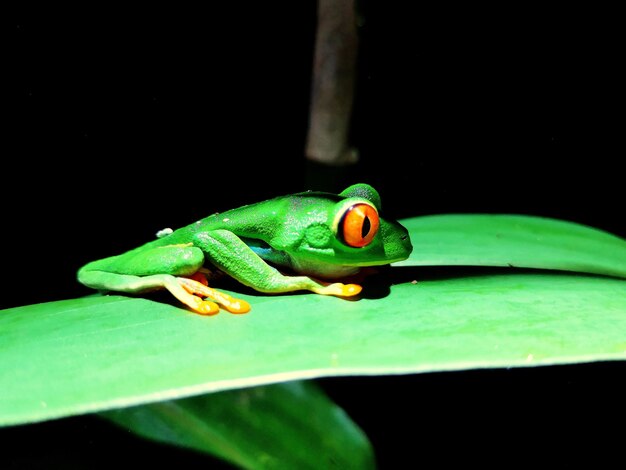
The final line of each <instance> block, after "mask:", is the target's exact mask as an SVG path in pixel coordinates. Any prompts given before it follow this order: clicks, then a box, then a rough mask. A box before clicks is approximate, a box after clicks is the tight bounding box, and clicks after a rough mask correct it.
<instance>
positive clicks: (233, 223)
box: [78, 184, 412, 315]
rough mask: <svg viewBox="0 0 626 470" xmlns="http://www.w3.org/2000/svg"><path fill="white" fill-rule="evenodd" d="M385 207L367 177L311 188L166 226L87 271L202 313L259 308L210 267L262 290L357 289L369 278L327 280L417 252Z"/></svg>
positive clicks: (96, 281)
mask: <svg viewBox="0 0 626 470" xmlns="http://www.w3.org/2000/svg"><path fill="white" fill-rule="evenodd" d="M379 211H380V196H379V195H378V192H377V191H376V190H375V189H374V188H372V187H371V186H369V185H367V184H355V185H353V186H350V187H349V188H347V189H346V190H344V191H343V192H341V193H340V194H338V195H337V194H330V193H322V192H312V191H309V192H304V193H299V194H293V195H290V196H282V197H277V198H275V199H271V200H268V201H264V202H259V203H256V204H251V205H247V206H243V207H240V208H238V209H233V210H229V211H226V212H223V213H221V214H214V215H211V216H209V217H207V218H205V219H202V220H199V221H197V222H195V223H192V224H191V225H188V226H187V227H183V228H180V229H178V230H175V231H172V230H170V229H166V230H163V231H161V232H160V233H159V234H157V236H159V237H160V238H157V239H156V240H154V241H152V242H149V243H147V244H145V245H143V246H141V247H139V248H136V249H134V250H131V251H128V252H126V253H124V254H121V255H119V256H112V257H110V258H104V259H101V260H98V261H94V262H91V263H89V264H87V265H85V266H83V267H82V268H81V269H80V270H79V271H78V280H79V281H80V282H81V283H83V284H85V285H86V286H88V287H91V288H94V289H101V290H106V291H118V292H127V293H141V292H145V291H150V290H155V289H161V288H165V289H167V290H168V291H169V292H171V293H172V294H173V295H174V296H175V297H176V298H177V299H178V300H180V301H181V302H182V303H183V304H185V305H187V306H188V307H189V308H191V310H193V311H194V312H197V313H200V314H203V315H212V314H215V313H217V312H218V311H219V305H221V306H222V307H223V308H225V309H226V310H228V311H229V312H232V313H245V312H247V311H249V310H250V306H249V304H248V303H247V302H245V301H244V300H241V299H235V298H233V297H231V296H229V295H228V294H225V293H222V292H219V291H217V290H215V289H212V288H210V287H208V285H207V282H206V277H205V276H204V274H206V273H208V272H211V271H214V270H216V269H217V270H219V271H222V272H224V273H226V274H228V275H230V276H232V277H233V278H235V279H236V280H238V281H239V282H241V283H242V284H245V285H247V286H250V287H252V288H254V289H256V290H257V291H260V292H268V293H280V292H291V291H297V290H309V291H312V292H315V293H317V294H322V295H335V296H339V297H350V296H354V295H357V294H358V293H359V292H360V291H361V286H360V285H357V284H343V283H341V282H327V281H328V280H337V279H340V278H343V277H346V276H350V275H353V274H355V273H356V272H357V271H359V269H360V268H361V267H364V266H377V265H384V264H389V263H392V262H395V261H401V260H404V259H406V258H408V256H409V254H410V253H411V250H412V246H411V241H410V239H409V234H408V232H407V230H406V229H405V228H404V227H403V226H402V225H400V224H399V223H398V222H395V221H391V220H384V219H382V218H381V217H380V216H379ZM274 266H275V267H274ZM277 268H278V269H281V270H288V271H293V272H294V273H295V274H296V275H293V276H292V275H284V274H282V273H281V272H280V271H278V269H277ZM321 279H324V280H325V281H322V280H321ZM218 304H219V305H218Z"/></svg>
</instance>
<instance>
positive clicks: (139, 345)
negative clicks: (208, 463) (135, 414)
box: [0, 216, 626, 425]
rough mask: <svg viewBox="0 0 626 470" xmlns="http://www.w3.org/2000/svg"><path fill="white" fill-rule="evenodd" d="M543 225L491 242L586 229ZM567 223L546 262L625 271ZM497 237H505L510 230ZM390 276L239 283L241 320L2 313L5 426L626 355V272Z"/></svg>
mask: <svg viewBox="0 0 626 470" xmlns="http://www.w3.org/2000/svg"><path fill="white" fill-rule="evenodd" d="M453 217H460V216H450V217H442V218H440V219H439V220H440V222H442V224H440V226H441V227H443V226H446V224H448V232H454V233H456V232H458V231H459V230H464V233H466V234H467V235H466V236H467V237H469V239H470V240H475V239H472V233H473V232H472V230H474V233H477V232H480V228H481V227H484V224H482V223H480V222H479V221H478V219H475V217H482V216H463V217H460V218H458V219H457V223H456V224H452V225H450V220H451V218H453ZM473 218H474V222H473V223H472V219H473ZM523 219H524V223H526V222H528V219H527V218H523ZM490 220H491V222H492V225H491V227H492V229H490V230H491V232H492V231H493V229H495V228H498V226H497V224H496V225H495V226H494V225H493V223H495V222H494V220H495V221H497V220H501V221H502V226H501V227H499V229H500V231H497V232H495V233H500V234H502V233H507V232H506V230H507V227H508V228H510V221H511V219H510V217H503V218H500V219H498V218H495V219H490ZM542 220H543V219H542ZM544 222H545V224H546V225H545V226H544V228H545V230H546V234H544V235H543V238H542V235H541V233H536V235H535V238H534V241H529V238H528V236H526V235H524V236H520V237H518V238H517V239H515V238H511V239H509V237H508V236H507V237H506V240H507V242H506V243H504V242H503V243H502V244H498V243H496V242H495V241H494V240H491V244H490V245H489V246H490V247H491V248H490V250H491V251H490V252H487V251H484V250H483V252H482V253H483V256H484V257H485V258H487V257H489V259H491V260H493V263H494V264H502V262H499V263H496V261H497V260H498V258H500V259H504V260H507V261H505V262H504V264H506V263H508V262H509V261H508V260H510V259H511V253H514V252H516V251H520V252H521V251H523V250H525V253H526V254H527V255H528V259H531V258H532V257H531V256H530V255H531V253H532V249H531V248H528V244H529V243H531V244H532V243H534V249H535V250H536V251H537V252H538V253H541V252H542V250H543V253H544V254H543V255H542V256H539V255H538V256H537V258H541V257H543V258H544V260H545V259H549V258H548V257H547V253H548V252H549V251H550V250H549V249H546V248H544V245H543V244H542V243H543V242H542V240H543V241H545V240H550V241H551V242H550V244H549V246H554V247H557V248H558V246H559V244H558V243H556V242H557V240H558V239H559V237H561V238H562V240H563V243H562V245H563V246H569V245H568V242H567V240H568V239H569V237H572V236H573V235H571V234H570V230H562V233H561V232H558V231H557V233H555V232H554V231H552V232H550V231H549V230H548V228H550V226H554V225H555V224H556V225H559V224H560V223H559V222H555V221H545V220H544ZM405 224H406V225H407V226H408V227H409V228H410V231H411V237H412V238H413V240H414V244H415V246H416V253H417V255H415V256H418V255H419V253H420V250H422V252H423V253H425V252H426V250H424V249H423V248H424V246H421V245H420V240H421V239H422V238H421V237H427V235H425V233H426V232H427V230H424V227H425V226H430V229H429V230H430V232H431V234H430V239H431V241H432V240H435V239H437V238H438V237H442V239H446V236H447V237H448V238H447V239H448V240H449V246H450V249H449V250H446V249H444V248H442V247H439V251H438V253H439V258H438V259H439V262H438V263H434V262H433V264H445V263H442V258H443V257H444V255H446V254H449V256H450V258H449V260H451V259H453V258H454V257H455V256H457V255H456V252H457V251H458V252H461V251H463V243H462V242H458V241H457V242H455V241H454V236H453V234H452V233H447V235H446V230H443V229H440V230H438V233H439V235H438V237H436V236H435V232H437V230H435V229H436V225H437V224H433V223H432V221H431V222H429V223H428V224H425V225H424V223H421V222H420V221H419V220H416V219H413V220H408V221H405ZM540 225H541V224H540ZM567 226H569V227H571V232H572V233H575V234H581V233H582V234H583V235H584V234H585V233H586V234H587V237H586V238H585V237H584V236H583V235H576V237H575V238H576V240H577V242H576V243H577V245H576V246H577V248H576V249H573V248H572V249H571V250H570V252H562V257H559V258H554V264H555V265H551V264H550V263H549V262H547V261H545V262H544V263H543V264H544V267H547V268H563V269H564V267H563V264H562V263H561V261H562V260H563V259H567V258H568V257H570V258H575V257H577V256H579V254H580V253H581V252H585V253H593V252H596V253H597V258H595V259H596V260H598V262H597V263H596V262H595V261H594V259H592V258H590V257H588V260H587V262H586V263H585V264H584V266H583V267H584V269H585V270H594V271H596V272H604V273H609V272H610V273H613V274H616V273H620V272H621V270H620V269H623V265H622V264H620V263H621V261H620V260H623V259H624V256H625V255H624V252H625V250H626V248H625V246H624V242H623V240H620V239H617V238H615V237H612V236H610V235H606V234H604V233H602V232H598V231H594V230H591V229H587V228H584V227H578V226H572V225H571V224H567ZM462 227H466V229H462ZM472 227H473V229H472ZM536 230H538V231H540V229H539V228H537V229H536ZM487 232H489V231H487ZM548 232H550V233H551V234H550V235H549V234H548ZM524 233H527V230H526V231H524ZM495 240H503V237H502V235H500V237H497V236H496V237H495ZM516 240H518V241H519V243H518V244H516V243H515V241H516ZM585 240H587V242H586V243H585ZM609 245H610V249H609V248H607V246H609ZM523 247H526V248H523ZM475 249H476V250H479V249H481V250H482V249H483V247H482V246H479V245H476V246H475ZM555 249H556V248H555ZM464 252H465V253H470V254H471V252H472V250H471V249H470V248H467V249H465V251H464ZM609 252H610V254H611V256H612V259H613V260H614V266H613V268H611V269H609V267H607V266H609V265H607V263H609V262H610V260H608V257H609ZM568 253H569V254H568ZM585 256H586V255H585ZM480 258H481V257H478V256H475V257H474V260H477V259H480ZM415 259H418V260H419V257H418V258H415V257H414V258H412V260H415ZM448 263H449V264H454V263H451V262H450V261H448ZM471 264H476V263H471ZM488 264H490V263H488ZM557 264H558V265H557ZM579 266H580V264H579ZM392 274H393V278H394V279H395V281H394V285H392V286H391V287H390V289H388V291H387V292H385V291H384V285H383V283H382V282H381V283H379V284H380V285H376V283H374V285H369V286H366V289H365V290H364V293H363V298H361V300H358V301H348V300H342V299H338V298H333V297H324V296H319V295H314V294H296V295H280V296H268V295H261V294H254V295H250V294H248V295H245V294H242V295H240V297H243V298H245V299H246V300H248V301H249V302H250V303H251V304H252V306H253V309H252V312H251V313H250V314H248V315H242V316H236V315H230V314H227V313H222V314H220V315H218V316H216V317H201V316H198V315H194V314H191V313H189V312H188V311H186V310H184V309H181V308H179V307H178V305H177V304H175V303H174V304H172V305H170V304H167V303H162V302H155V301H153V300H148V299H144V298H128V297H124V296H117V295H112V296H104V297H100V296H93V297H87V298H82V299H75V300H67V301H61V302H53V303H49V304H40V305H32V306H27V307H20V308H15V309H10V310H5V311H2V312H0V424H5V425H6V424H15V423H23V422H33V421H39V420H44V419H49V418H54V417H60V416H67V415H72V414H78V413H86V412H92V411H101V410H106V409H111V408H117V407H124V406H130V405H137V404H143V403H150V402H158V401H162V400H166V399H176V398H181V397H186V396H191V395H196V394H201V393H204V392H212V391H219V390H227V389H233V388H241V387H248V386H253V385H261V384H268V383H274V382H281V381H288V380H293V379H301V378H312V377H319V376H326V375H351V374H389V373H409V372H420V371H435V370H449V369H460V368H473V367H499V366H516V365H533V364H556V363H566V362H580V361H593V360H605V359H606V360H610V359H625V358H626V282H624V281H621V280H618V279H613V278H595V277H587V276H574V275H566V274H554V273H545V274H539V273H515V271H509V270H506V271H500V272H499V273H497V274H490V275H465V276H459V275H458V274H457V276H456V277H455V276H451V277H448V278H445V277H442V276H441V272H440V271H437V272H436V273H434V274H435V276H433V272H432V270H430V269H429V268H423V267H422V268H416V267H404V268H393V269H392ZM381 281H384V278H382V279H381ZM411 281H416V282H411ZM381 289H382V290H381ZM164 298H168V297H164Z"/></svg>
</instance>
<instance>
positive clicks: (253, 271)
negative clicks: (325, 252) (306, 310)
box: [193, 230, 361, 297]
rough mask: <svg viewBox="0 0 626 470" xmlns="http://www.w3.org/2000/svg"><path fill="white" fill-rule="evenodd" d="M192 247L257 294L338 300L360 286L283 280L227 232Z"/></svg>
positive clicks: (201, 238) (202, 236) (202, 237)
mask: <svg viewBox="0 0 626 470" xmlns="http://www.w3.org/2000/svg"><path fill="white" fill-rule="evenodd" d="M193 244H194V246H197V247H199V248H201V249H202V251H204V253H205V255H206V257H207V258H208V259H209V260H210V261H211V262H212V263H213V264H214V265H215V266H217V267H218V268H219V269H221V270H222V271H224V272H226V273H227V274H228V275H230V276H232V277H233V278H235V279H237V280H238V281H239V282H241V283H242V284H245V285H247V286H249V287H252V288H253V289H255V290H258V291H260V292H267V293H281V292H291V291H297V290H309V291H312V292H315V293H317V294H322V295H337V296H340V297H350V296H354V295H357V294H358V293H359V292H361V286H359V285H357V284H342V283H340V282H335V283H323V282H320V281H317V280H315V279H312V278H310V277H308V276H284V275H283V274H281V273H280V272H278V270H276V269H275V268H273V267H272V266H270V265H268V264H267V263H266V262H265V261H263V259H261V258H260V257H259V256H258V255H257V254H256V253H254V251H252V250H251V249H250V247H248V245H246V244H245V243H244V242H243V241H242V240H241V239H240V238H239V237H238V236H237V235H235V234H234V233H233V232H230V231H228V230H212V231H210V232H202V233H199V234H197V235H196V236H195V238H194V241H193Z"/></svg>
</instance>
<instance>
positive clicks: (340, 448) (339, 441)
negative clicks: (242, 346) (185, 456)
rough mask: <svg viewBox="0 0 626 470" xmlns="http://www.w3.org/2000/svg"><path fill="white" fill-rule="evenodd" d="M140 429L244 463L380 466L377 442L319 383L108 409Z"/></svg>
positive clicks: (127, 425) (262, 465) (126, 424)
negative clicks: (376, 456)
mask: <svg viewBox="0 0 626 470" xmlns="http://www.w3.org/2000/svg"><path fill="white" fill-rule="evenodd" d="M103 416H105V417H106V418H108V419H110V420H112V421H114V422H115V423H117V424H119V425H121V426H123V427H124V428H127V429H132V430H133V431H135V432H136V433H138V434H140V435H142V436H144V437H148V438H151V439H155V440H157V441H161V442H167V443H169V444H176V445H180V446H184V447H189V448H192V449H196V450H199V451H203V452H207V453H210V454H214V455H217V456H220V457H222V458H223V459H225V460H227V461H229V462H232V463H234V464H237V465H238V466H241V467H243V468H265V469H268V468H301V469H306V468H310V469H317V468H346V469H348V468H354V469H366V468H373V466H374V457H373V452H372V448H371V446H370V444H369V441H368V440H367V438H366V437H365V435H364V434H363V432H362V431H361V430H360V429H359V428H358V427H356V426H355V425H354V423H353V422H352V421H351V420H350V419H349V418H348V417H347V415H346V414H345V413H344V412H343V410H341V409H340V408H339V407H338V406H337V405H335V404H334V403H332V402H331V401H330V400H329V399H328V398H327V397H326V395H324V394H323V393H322V392H321V391H319V389H318V388H317V387H316V386H315V385H314V384H313V382H311V381H308V382H302V381H294V382H288V383H283V384H275V385H267V386H264V387H251V388H245V389H241V390H231V391H228V392H219V393H214V394H210V395H201V396H199V397H193V398H185V399H181V400H176V401H164V402H159V403H153V404H149V405H144V406H136V407H132V408H125V409H121V410H113V411H108V412H106V413H104V414H103Z"/></svg>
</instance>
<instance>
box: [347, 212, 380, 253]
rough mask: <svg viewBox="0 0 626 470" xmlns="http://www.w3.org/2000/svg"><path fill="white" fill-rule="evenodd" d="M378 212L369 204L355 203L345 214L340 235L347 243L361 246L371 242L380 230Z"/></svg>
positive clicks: (357, 246)
mask: <svg viewBox="0 0 626 470" xmlns="http://www.w3.org/2000/svg"><path fill="white" fill-rule="evenodd" d="M378 225H379V222H378V213H377V212H376V209H374V208H373V207H372V206H370V205H369V204H362V203H361V204H355V205H353V206H350V208H349V209H348V210H347V211H346V212H345V214H344V215H343V217H342V219H341V222H340V224H339V226H340V237H341V238H342V239H343V242H344V243H345V244H346V245H349V246H353V247H355V248H361V247H364V246H367V245H369V244H370V242H371V241H372V240H373V239H374V235H376V232H378Z"/></svg>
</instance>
